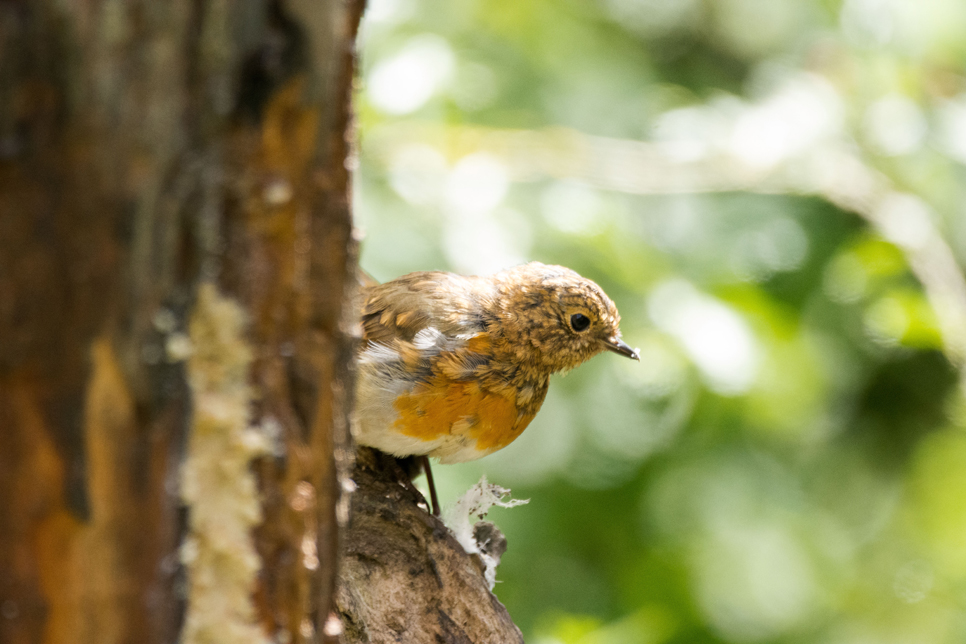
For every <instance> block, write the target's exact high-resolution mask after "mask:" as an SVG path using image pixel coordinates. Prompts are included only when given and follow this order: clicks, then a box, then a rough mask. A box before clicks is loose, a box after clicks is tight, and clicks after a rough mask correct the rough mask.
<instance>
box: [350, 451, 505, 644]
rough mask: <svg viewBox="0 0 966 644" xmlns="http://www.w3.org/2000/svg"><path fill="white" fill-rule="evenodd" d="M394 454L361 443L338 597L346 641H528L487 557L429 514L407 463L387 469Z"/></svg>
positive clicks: (497, 643)
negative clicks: (492, 580) (494, 584)
mask: <svg viewBox="0 0 966 644" xmlns="http://www.w3.org/2000/svg"><path fill="white" fill-rule="evenodd" d="M387 458H389V457H386V456H385V455H382V454H380V453H379V452H376V451H374V450H371V449H368V448H360V450H359V458H358V460H357V463H356V467H355V471H354V473H353V480H354V481H355V484H356V486H358V490H357V491H356V493H355V494H354V495H353V500H352V506H353V507H352V520H351V522H350V524H349V528H348V531H347V533H346V539H345V552H344V555H343V558H342V561H341V564H340V575H339V591H338V595H337V598H336V606H337V609H338V611H339V615H340V616H341V618H342V623H343V625H344V629H345V642H346V644H363V643H368V642H406V643H407V644H439V643H443V642H445V643H451V644H514V643H520V644H522V642H523V636H522V635H521V634H520V630H519V629H518V628H517V627H516V624H514V623H513V621H512V620H511V619H510V615H509V614H508V613H507V611H506V608H504V606H503V604H501V603H500V602H499V601H498V600H497V598H496V597H495V596H494V595H493V594H492V593H491V592H490V590H489V588H488V586H487V583H486V581H485V579H484V576H483V562H482V561H481V560H480V558H479V557H478V556H477V555H469V554H467V553H466V551H465V550H464V549H463V547H462V546H461V545H460V544H459V543H458V542H457V541H456V539H455V538H454V536H453V535H452V534H451V533H450V531H449V530H448V529H447V528H446V526H444V525H443V523H442V522H441V521H440V520H439V519H438V518H437V517H434V516H433V515H432V514H430V513H429V512H428V509H427V508H426V506H425V501H424V500H423V499H422V497H421V496H420V495H419V494H418V493H417V492H416V491H415V490H413V488H412V486H411V485H405V484H404V482H403V481H402V480H400V475H403V476H404V474H403V472H401V470H399V468H392V467H386V463H387V460H386V459H387ZM420 504H422V506H423V507H419V506H420ZM501 554H502V553H501Z"/></svg>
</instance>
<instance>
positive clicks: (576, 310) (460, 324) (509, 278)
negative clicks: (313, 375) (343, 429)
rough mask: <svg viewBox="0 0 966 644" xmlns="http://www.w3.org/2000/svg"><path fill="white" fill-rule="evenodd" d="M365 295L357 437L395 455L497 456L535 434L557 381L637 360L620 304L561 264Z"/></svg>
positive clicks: (382, 288)
mask: <svg viewBox="0 0 966 644" xmlns="http://www.w3.org/2000/svg"><path fill="white" fill-rule="evenodd" d="M363 298H364V301H363V305H362V328H363V341H364V342H363V346H362V349H361V352H360V355H359V359H358V366H359V373H358V386H357V394H356V398H357V405H356V410H357V413H356V420H355V434H356V440H357V441H358V442H359V443H361V444H363V445H369V446H371V447H375V448H377V449H380V450H382V451H384V452H387V453H390V454H394V455H396V456H409V455H429V456H434V457H438V458H439V459H440V461H442V462H444V463H447V462H459V461H467V460H472V459H475V458H479V457H481V456H485V455H486V454H490V453H492V452H494V451H496V450H498V449H500V448H502V447H505V446H506V445H508V444H509V443H510V442H512V441H513V440H514V439H515V438H516V437H517V436H519V435H520V433H521V432H522V431H523V430H524V429H525V428H526V426H527V424H529V422H530V420H531V419H532V418H533V417H534V415H535V414H536V413H537V411H538V410H539V409H540V405H541V404H542V403H543V400H544V397H545V396H546V393H547V387H548V385H549V381H550V375H551V374H553V373H556V372H559V371H566V370H569V369H572V368H574V367H576V366H577V365H579V364H580V363H582V362H584V361H586V360H589V359H590V358H592V357H593V356H595V355H597V354H598V353H600V352H601V351H604V350H605V349H610V350H613V351H616V352H617V353H621V354H623V355H626V356H628V357H632V358H636V357H637V355H636V352H634V351H633V350H631V349H630V347H628V346H627V345H626V344H624V343H623V342H622V341H621V340H620V330H619V326H618V325H619V323H620V316H619V315H618V313H617V308H616V307H615V306H614V303H613V302H611V300H610V299H609V298H608V297H607V295H605V294H604V292H603V290H601V288H600V287H599V286H597V284H595V283H594V282H592V281H590V280H588V279H585V278H583V277H581V276H580V275H578V274H577V273H575V272H574V271H572V270H570V269H567V268H563V267H562V266H547V265H544V264H540V263H537V262H533V263H530V264H525V265H523V266H518V267H515V268H512V269H509V270H506V271H502V272H500V273H496V274H494V275H491V276H487V277H476V276H471V277H464V276H460V275H454V274H452V273H443V272H421V273H410V274H409V275H404V276H403V277H400V278H398V279H395V280H392V281H390V282H387V283H385V284H379V285H374V286H370V287H367V288H366V289H365V290H364V293H363ZM578 314H579V315H583V316H586V317H587V318H588V320H589V324H588V326H587V328H585V329H582V330H576V329H575V327H574V323H573V320H574V319H575V318H574V316H575V315H578ZM578 326H579V325H578Z"/></svg>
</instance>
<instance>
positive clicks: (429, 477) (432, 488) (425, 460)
mask: <svg viewBox="0 0 966 644" xmlns="http://www.w3.org/2000/svg"><path fill="white" fill-rule="evenodd" d="M419 462H420V463H422V466H423V471H424V472H426V484H427V485H429V500H430V502H431V503H432V504H433V516H435V517H438V516H439V499H438V498H437V497H436V484H435V483H433V468H431V467H430V466H429V457H428V456H420V457H419Z"/></svg>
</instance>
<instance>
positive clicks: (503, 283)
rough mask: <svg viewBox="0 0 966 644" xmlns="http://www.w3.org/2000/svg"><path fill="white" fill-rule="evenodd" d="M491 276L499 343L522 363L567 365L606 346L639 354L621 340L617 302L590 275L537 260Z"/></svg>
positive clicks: (542, 366) (630, 355) (548, 367)
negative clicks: (503, 340) (495, 291)
mask: <svg viewBox="0 0 966 644" xmlns="http://www.w3.org/2000/svg"><path fill="white" fill-rule="evenodd" d="M494 277H495V278H496V279H497V283H498V291H499V294H498V295H497V298H496V300H497V302H499V306H498V309H499V312H498V316H499V324H500V326H501V335H503V337H504V338H506V340H507V342H506V343H505V344H504V347H505V348H506V349H508V350H512V351H514V352H515V353H516V354H517V355H515V356H514V358H515V359H516V360H517V361H518V362H519V363H521V364H522V365H526V364H527V363H530V364H532V365H533V366H534V367H536V368H538V369H541V370H544V371H549V372H551V373H553V372H558V371H567V370H570V369H573V368H574V367H576V366H577V365H579V364H581V363H582V362H585V361H586V360H589V359H590V358H592V357H594V356H595V355H597V354H598V353H601V352H602V351H605V350H606V351H613V352H615V353H617V354H620V355H622V356H625V357H628V358H633V359H634V360H639V359H640V358H639V357H638V355H637V351H636V350H635V349H632V348H631V347H630V346H628V345H627V344H626V343H625V342H624V341H623V340H621V332H620V326H619V325H620V314H619V313H618V312H617V307H616V306H614V303H613V302H612V301H611V300H610V298H609V297H607V295H606V294H605V293H604V291H603V290H602V289H601V288H600V287H599V286H598V285H597V284H595V283H594V282H592V281H591V280H589V279H586V278H583V277H581V276H580V275H578V274H577V273H575V272H574V271H572V270H570V269H569V268H564V267H562V266H548V265H545V264H541V263H539V262H531V263H529V264H524V265H522V266H517V267H515V268H511V269H509V270H506V271H503V272H502V273H498V274H497V275H495V276H494Z"/></svg>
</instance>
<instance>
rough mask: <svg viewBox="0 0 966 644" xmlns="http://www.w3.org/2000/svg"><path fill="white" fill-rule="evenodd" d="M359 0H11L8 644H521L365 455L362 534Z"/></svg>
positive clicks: (1, 189)
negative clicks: (352, 177) (354, 123)
mask: <svg viewBox="0 0 966 644" xmlns="http://www.w3.org/2000/svg"><path fill="white" fill-rule="evenodd" d="M362 4H363V3H362V0H348V1H346V2H339V1H335V0H328V1H325V2H309V0H238V1H236V2H234V3H229V2H227V1H226V0H207V1H204V0H202V1H188V0H173V1H171V2H149V1H147V0H141V1H136V0H129V1H125V0H99V1H95V2H88V3H63V2H56V1H55V0H31V1H30V2H23V1H21V2H17V1H11V0H0V642H3V643H4V644H8V643H9V644H21V643H23V644H26V643H30V644H34V643H38V642H43V643H45V644H60V643H68V642H69V643H71V644H74V643H79V644H87V643H95V642H96V643H97V644H112V643H128V642H130V643H137V644H150V643H155V642H157V643H162V642H165V643H167V642H175V641H179V642H184V643H185V644H194V643H196V642H198V643H200V642H206V643H207V642H212V643H215V642H217V643H226V644H227V643H234V642H245V643H246V644H247V643H252V642H269V641H271V642H280V643H299V642H317V641H323V642H334V641H347V642H363V641H365V642H370V641H371V642H382V641H405V642H424V641H425V642H430V641H432V642H514V641H520V637H519V631H518V630H517V629H516V627H515V626H513V624H512V622H511V621H510V620H509V617H508V616H507V614H506V611H505V609H504V608H503V607H502V605H500V604H499V602H498V601H496V599H495V598H494V597H493V596H492V595H491V594H490V593H489V591H488V590H487V589H486V584H485V582H484V580H483V577H482V574H481V571H480V568H479V566H478V565H477V564H478V562H476V561H474V559H473V558H472V557H471V556H469V555H467V554H466V553H465V552H464V551H463V550H462V548H461V547H460V546H459V544H458V543H456V541H455V540H454V539H453V538H452V536H451V535H449V533H448V532H447V531H446V529H445V528H444V527H443V526H442V524H440V523H439V522H438V520H437V519H436V518H435V517H432V516H430V515H429V514H427V513H426V512H425V511H424V510H422V509H420V508H419V507H417V505H416V502H417V500H418V499H417V498H413V497H407V496H406V495H403V496H400V494H401V492H400V490H404V488H402V487H400V484H399V481H397V480H395V479H393V478H392V476H393V470H392V468H390V469H389V470H383V469H380V467H378V461H375V460H373V458H374V457H373V455H372V454H371V453H370V452H366V453H365V454H366V458H365V459H364V460H363V461H362V462H361V463H360V465H359V468H358V469H357V470H356V471H355V476H356V482H357V486H358V490H359V491H358V493H357V498H356V501H355V503H356V505H355V510H354V512H353V515H352V523H351V527H349V526H348V520H349V516H350V513H349V504H348V495H347V493H344V491H345V490H348V489H350V488H351V487H353V484H352V482H351V481H350V478H349V477H350V475H352V468H353V463H354V452H353V449H352V445H351V439H350V436H349V410H350V407H351V403H352V401H351V392H352V380H351V369H350V364H351V360H352V352H353V348H354V338H353V335H354V333H355V331H354V328H355V325H356V319H355V318H356V316H357V312H356V309H357V307H356V305H355V304H354V303H353V302H355V293H354V291H355V287H354V285H355V275H356V261H355V242H354V241H353V236H352V227H351V218H350V211H349V175H348V170H347V168H348V166H349V165H350V149H349V146H348V144H347V132H348V130H349V128H350V111H349V105H350V95H351V88H352V73H353V69H354V57H353V45H354V38H355V32H356V29H357V26H358V23H359V19H360V14H361V11H362ZM396 471H398V468H397V470H396ZM410 489H411V488H410ZM346 530H348V532H347V533H346V534H347V535H348V536H347V542H344V543H341V544H340V534H342V533H343V532H345V531H346ZM343 541H345V540H343ZM340 557H342V558H343V561H344V574H343V575H342V577H341V582H340V586H339V591H338V592H339V598H340V601H339V602H338V605H337V604H336V603H335V594H336V584H337V572H338V567H339V561H340ZM400 584H401V585H400ZM400 588H402V589H404V590H405V591H406V592H409V593H410V595H409V596H408V598H407V601H406V602H404V603H403V604H400V603H399V601H398V599H399V595H398V594H394V593H398V591H399V590H400ZM343 629H345V632H344V633H343Z"/></svg>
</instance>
